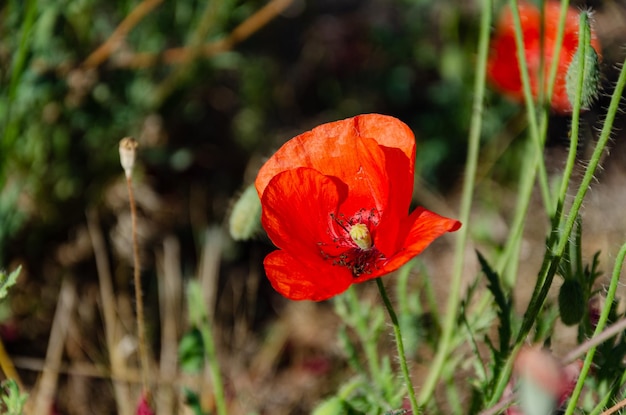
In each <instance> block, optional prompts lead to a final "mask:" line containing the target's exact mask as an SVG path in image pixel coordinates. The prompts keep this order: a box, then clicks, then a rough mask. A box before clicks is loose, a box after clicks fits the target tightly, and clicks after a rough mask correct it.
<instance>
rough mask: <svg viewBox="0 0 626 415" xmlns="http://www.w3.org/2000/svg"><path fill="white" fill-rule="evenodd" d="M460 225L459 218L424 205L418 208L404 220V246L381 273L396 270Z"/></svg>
mask: <svg viewBox="0 0 626 415" xmlns="http://www.w3.org/2000/svg"><path fill="white" fill-rule="evenodd" d="M460 227H461V222H459V221H458V220H455V219H449V218H446V217H443V216H440V215H438V214H436V213H434V212H431V211H429V210H427V209H424V208H423V207H418V208H416V209H415V210H414V211H413V213H411V215H409V217H408V218H406V219H405V220H404V221H403V222H402V229H405V231H406V233H405V234H404V235H405V236H404V237H403V238H402V248H401V249H400V250H399V251H398V252H397V253H396V254H395V255H394V256H393V257H391V258H390V259H389V261H388V262H387V263H386V264H385V266H384V267H383V269H382V270H381V272H380V273H379V275H382V274H386V273H388V272H391V271H395V270H396V269H398V268H400V267H401V266H402V265H404V264H405V263H407V262H408V261H409V260H411V258H413V257H414V256H416V255H419V254H420V253H422V251H424V249H426V248H427V247H428V245H430V244H431V243H432V242H433V241H434V240H435V239H437V238H439V237H440V236H442V235H444V234H445V233H447V232H454V231H456V230H458V229H459V228H460Z"/></svg>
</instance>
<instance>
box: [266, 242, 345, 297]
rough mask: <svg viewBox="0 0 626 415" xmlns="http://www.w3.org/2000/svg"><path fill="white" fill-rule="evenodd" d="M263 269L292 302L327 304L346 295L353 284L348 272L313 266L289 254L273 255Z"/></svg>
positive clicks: (271, 254) (337, 268) (338, 268)
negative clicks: (345, 292) (322, 302)
mask: <svg viewBox="0 0 626 415" xmlns="http://www.w3.org/2000/svg"><path fill="white" fill-rule="evenodd" d="M263 265H264V266H265V273H266V274H267V278H268V279H269V280H270V283H271V284H272V287H274V289H275V290H276V291H278V292H279V293H280V294H282V295H283V296H285V297H287V298H289V299H291V300H312V301H322V300H326V299H328V298H330V297H333V296H335V295H337V294H340V293H342V292H344V291H345V290H346V289H348V287H349V286H350V284H352V282H353V278H352V274H351V273H350V272H349V271H348V270H347V269H346V268H341V267H333V266H330V265H326V264H322V265H321V266H315V267H314V266H310V265H307V264H305V263H303V262H302V261H300V260H299V259H296V258H294V257H293V256H291V255H290V254H288V253H287V252H285V251H274V252H272V253H270V254H269V255H268V256H266V257H265V260H264V261H263Z"/></svg>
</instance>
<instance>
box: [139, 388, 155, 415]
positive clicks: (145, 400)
mask: <svg viewBox="0 0 626 415" xmlns="http://www.w3.org/2000/svg"><path fill="white" fill-rule="evenodd" d="M136 414H137V415H154V410H153V409H152V407H151V405H150V394H149V393H147V392H144V393H142V394H141V399H140V400H139V403H138V404H137V411H136Z"/></svg>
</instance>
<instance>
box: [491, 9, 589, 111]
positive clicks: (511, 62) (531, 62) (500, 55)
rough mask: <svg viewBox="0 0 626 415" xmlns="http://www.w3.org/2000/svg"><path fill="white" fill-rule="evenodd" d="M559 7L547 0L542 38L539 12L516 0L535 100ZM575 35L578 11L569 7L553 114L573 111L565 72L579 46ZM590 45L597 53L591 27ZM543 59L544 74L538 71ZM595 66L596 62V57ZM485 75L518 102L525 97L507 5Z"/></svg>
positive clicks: (551, 49)
mask: <svg viewBox="0 0 626 415" xmlns="http://www.w3.org/2000/svg"><path fill="white" fill-rule="evenodd" d="M560 7H561V6H560V3H559V2H556V1H548V2H546V4H545V10H544V25H543V26H544V27H543V40H542V39H541V38H540V36H541V32H542V27H541V12H540V11H539V9H538V8H537V7H536V6H535V5H533V4H532V3H529V2H526V1H520V2H518V10H519V14H520V21H521V26H522V35H523V38H524V52H525V57H526V63H527V65H528V75H529V79H530V87H531V92H532V95H533V97H534V98H535V99H536V98H537V97H538V95H539V91H540V77H541V75H543V79H544V82H545V81H546V80H547V79H548V76H549V71H550V66H551V64H552V61H553V59H554V57H553V56H552V54H553V52H554V46H555V42H556V37H557V31H558V22H559V18H560V17H559V16H560ZM578 35H579V12H577V11H576V10H574V9H571V8H570V9H569V10H568V11H567V16H566V20H565V32H564V36H563V44H562V47H561V53H560V55H559V57H558V69H557V75H556V80H555V84H554V90H553V94H552V99H551V100H550V105H551V107H552V110H553V111H554V112H555V113H559V114H569V113H571V112H572V104H571V102H570V99H569V97H568V93H567V71H568V68H569V67H570V64H571V63H572V60H573V58H574V56H575V53H576V51H577V49H578ZM542 43H543V44H542ZM591 46H592V47H593V49H594V50H595V52H596V53H598V54H599V52H600V43H599V41H598V39H597V38H596V36H595V33H594V31H593V30H592V31H591ZM542 59H543V74H541V73H540V68H541V65H542V62H541V61H542ZM598 59H599V55H598ZM595 65H597V60H596V62H595ZM487 75H488V77H489V80H490V81H491V83H492V84H493V86H494V87H495V88H497V89H498V90H500V91H501V92H502V93H504V94H506V95H508V96H510V97H511V98H513V99H515V100H518V101H523V100H524V92H523V89H522V80H521V78H520V71H519V63H518V60H517V49H516V45H515V32H514V25H513V14H512V12H511V10H510V8H506V9H505V10H504V12H503V13H502V15H501V17H500V20H499V22H498V24H497V26H496V31H495V35H494V37H493V39H492V41H491V52H490V55H489V61H488V64H487ZM592 87H597V78H596V84H595V85H593V86H592ZM588 94H589V95H590V96H595V94H596V91H595V90H594V91H590V92H588Z"/></svg>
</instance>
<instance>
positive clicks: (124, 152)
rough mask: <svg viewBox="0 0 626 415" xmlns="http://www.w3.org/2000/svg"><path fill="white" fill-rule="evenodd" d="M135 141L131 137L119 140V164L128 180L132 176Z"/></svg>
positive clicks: (135, 151)
mask: <svg viewBox="0 0 626 415" xmlns="http://www.w3.org/2000/svg"><path fill="white" fill-rule="evenodd" d="M137 146H138V144H137V141H136V140H135V139H134V138H132V137H124V138H122V139H121V140H120V163H121V164H122V168H123V169H124V173H125V174H126V178H130V177H131V176H132V174H133V166H134V165H135V158H136V156H137Z"/></svg>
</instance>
